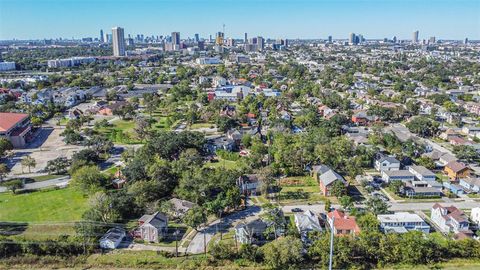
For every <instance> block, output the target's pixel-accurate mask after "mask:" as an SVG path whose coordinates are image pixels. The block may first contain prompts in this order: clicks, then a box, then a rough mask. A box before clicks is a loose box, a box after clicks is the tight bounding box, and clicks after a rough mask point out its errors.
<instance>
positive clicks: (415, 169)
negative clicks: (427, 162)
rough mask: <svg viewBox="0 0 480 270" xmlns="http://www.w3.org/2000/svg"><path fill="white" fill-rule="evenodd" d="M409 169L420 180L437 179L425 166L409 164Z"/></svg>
mask: <svg viewBox="0 0 480 270" xmlns="http://www.w3.org/2000/svg"><path fill="white" fill-rule="evenodd" d="M408 171H409V172H411V173H412V174H413V175H414V176H415V178H416V179H418V180H419V181H435V179H436V176H435V174H434V173H433V172H432V171H430V170H429V169H427V168H425V167H424V166H417V165H413V166H409V167H408Z"/></svg>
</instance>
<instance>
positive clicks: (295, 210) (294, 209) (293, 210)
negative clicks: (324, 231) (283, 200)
mask: <svg viewBox="0 0 480 270" xmlns="http://www.w3.org/2000/svg"><path fill="white" fill-rule="evenodd" d="M292 212H294V213H297V212H303V210H302V209H300V208H298V207H297V208H293V209H292Z"/></svg>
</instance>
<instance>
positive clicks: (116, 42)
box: [112, 27, 125, 56]
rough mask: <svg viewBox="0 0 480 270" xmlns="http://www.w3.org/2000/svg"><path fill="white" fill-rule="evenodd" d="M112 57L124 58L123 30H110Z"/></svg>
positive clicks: (119, 28) (115, 28)
mask: <svg viewBox="0 0 480 270" xmlns="http://www.w3.org/2000/svg"><path fill="white" fill-rule="evenodd" d="M112 42H113V56H125V36H124V31H123V28H121V27H114V28H112Z"/></svg>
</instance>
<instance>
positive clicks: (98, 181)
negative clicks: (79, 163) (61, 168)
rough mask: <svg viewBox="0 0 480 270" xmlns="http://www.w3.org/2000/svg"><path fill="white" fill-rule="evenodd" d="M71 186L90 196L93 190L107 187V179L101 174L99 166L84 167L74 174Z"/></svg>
mask: <svg viewBox="0 0 480 270" xmlns="http://www.w3.org/2000/svg"><path fill="white" fill-rule="evenodd" d="M71 184H72V185H73V186H76V187H78V188H80V190H82V191H83V192H84V193H85V194H88V193H90V192H91V191H92V190H98V189H100V188H103V187H105V185H106V184H107V178H106V177H105V175H104V174H102V173H101V172H100V170H99V169H98V167H97V166H93V165H90V166H83V167H81V168H79V169H77V170H76V171H75V172H74V173H73V175H72V182H71Z"/></svg>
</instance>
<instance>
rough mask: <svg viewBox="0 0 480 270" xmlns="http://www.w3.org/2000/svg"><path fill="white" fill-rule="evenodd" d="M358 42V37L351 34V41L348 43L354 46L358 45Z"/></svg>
mask: <svg viewBox="0 0 480 270" xmlns="http://www.w3.org/2000/svg"><path fill="white" fill-rule="evenodd" d="M356 41H357V36H356V35H355V33H350V39H349V40H348V43H349V44H350V45H354V44H356Z"/></svg>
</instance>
